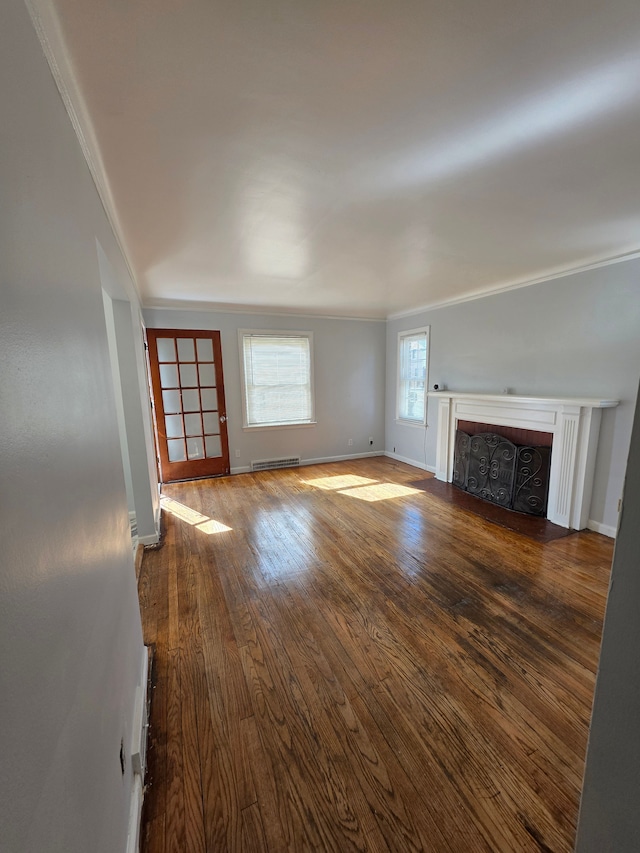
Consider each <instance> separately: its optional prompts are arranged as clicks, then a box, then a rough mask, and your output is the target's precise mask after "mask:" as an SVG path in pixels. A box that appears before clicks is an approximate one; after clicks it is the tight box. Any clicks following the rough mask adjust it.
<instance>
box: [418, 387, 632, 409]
mask: <svg viewBox="0 0 640 853" xmlns="http://www.w3.org/2000/svg"><path fill="white" fill-rule="evenodd" d="M428 396H429V397H437V398H440V399H442V398H447V399H452V398H454V397H455V398H456V399H460V400H487V401H489V400H491V401H495V402H500V403H528V404H531V405H533V406H536V405H549V406H580V407H586V408H592V409H611V408H613V407H614V406H617V405H618V403H619V402H620V401H619V400H601V399H600V398H599V397H525V396H522V395H520V394H477V393H474V392H472V391H429V392H428Z"/></svg>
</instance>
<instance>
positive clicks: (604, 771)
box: [576, 399, 640, 853]
mask: <svg viewBox="0 0 640 853" xmlns="http://www.w3.org/2000/svg"><path fill="white" fill-rule="evenodd" d="M638 530H640V399H639V400H638V407H637V410H636V417H635V425H634V428H633V436H632V439H631V448H630V451H629V462H628V466H627V476H626V481H625V488H624V500H623V505H622V513H621V515H620V528H619V530H618V537H617V539H616V548H615V553H614V556H613V567H612V571H611V583H610V591H609V598H608V601H607V612H606V615H605V621H604V631H603V635H602V648H601V651H600V666H599V668H598V678H597V681H596V691H595V698H594V703H593V716H592V720H591V729H590V732H589V745H588V749H587V762H586V770H585V777H584V788H583V792H582V802H581V805H580V817H579V821H578V837H577V843H576V851H577V853H607V851H611V852H612V853H636V851H638V850H640V809H639V808H638V803H639V802H640V619H638V612H639V611H640V550H639V549H638Z"/></svg>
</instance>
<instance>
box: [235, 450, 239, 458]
mask: <svg viewBox="0 0 640 853" xmlns="http://www.w3.org/2000/svg"><path fill="white" fill-rule="evenodd" d="M236 459H240V451H239V450H236Z"/></svg>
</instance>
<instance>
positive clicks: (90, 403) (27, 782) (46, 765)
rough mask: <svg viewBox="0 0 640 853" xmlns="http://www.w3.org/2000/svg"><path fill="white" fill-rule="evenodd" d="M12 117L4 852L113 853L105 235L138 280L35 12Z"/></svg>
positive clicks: (121, 810)
mask: <svg viewBox="0 0 640 853" xmlns="http://www.w3.org/2000/svg"><path fill="white" fill-rule="evenodd" d="M0 110H1V113H0V114H1V115H2V135H1V148H0V187H2V204H1V205H0V365H1V369H0V400H1V404H0V441H1V442H2V449H1V452H0V483H1V491H0V542H1V543H2V549H1V552H0V849H1V850H3V851H5V850H6V851H11V853H21V851H24V852H25V853H31V851H43V852H44V851H46V853H51V851H60V853H63V851H64V853H86V852H87V851H89V850H91V851H96V853H115V851H121V850H123V849H124V847H125V843H126V835H127V823H128V816H129V804H130V793H131V784H132V780H131V773H130V767H127V771H126V773H125V775H124V776H123V775H122V773H121V770H120V763H119V751H120V741H121V738H124V740H125V743H126V744H127V745H128V743H129V738H130V734H131V733H130V731H129V727H130V721H131V718H132V714H133V701H134V692H135V687H136V684H137V682H138V679H139V677H140V669H141V661H142V653H143V647H142V635H141V628H140V617H139V612H138V602H137V596H136V587H135V575H134V570H133V565H132V554H131V547H130V537H129V525H128V511H127V501H126V495H125V487H124V476H123V468H122V461H121V454H120V448H119V441H118V430H117V424H116V416H115V408H114V396H113V386H112V379H111V369H110V363H109V353H108V348H107V341H106V331H105V319H104V312H103V304H102V290H101V280H100V274H99V269H98V260H97V253H96V243H95V240H96V237H98V239H99V240H100V243H101V245H102V246H103V248H104V251H105V253H106V254H107V255H108V257H109V260H110V263H111V265H112V267H113V270H114V274H115V275H116V276H117V277H118V278H119V279H121V280H122V281H123V282H124V281H125V280H126V268H125V265H124V263H123V260H122V257H121V256H120V254H119V252H118V250H117V247H116V244H115V241H114V238H113V235H112V233H111V231H110V229H109V227H108V225H107V222H106V220H105V217H104V213H103V209H102V207H101V204H100V202H99V199H98V197H97V195H96V192H95V190H94V186H93V183H92V181H91V178H90V175H89V172H88V170H87V167H86V164H85V161H84V159H83V157H82V154H81V151H80V149H79V147H78V145H77V142H76V138H75V136H74V133H73V130H72V127H71V124H70V122H69V119H68V117H67V114H66V112H65V110H64V107H63V105H62V102H61V100H60V97H59V95H58V92H57V90H56V86H55V84H54V81H53V79H52V77H51V74H50V71H49V68H48V66H47V64H46V61H45V59H44V56H43V55H42V51H41V48H40V45H39V42H38V40H37V37H36V34H35V31H34V29H33V27H32V25H31V22H30V19H29V16H28V14H27V11H26V8H25V6H24V4H23V3H22V2H21V0H5V2H3V3H2V5H1V6H0ZM130 286H131V284H130V282H129V283H128V284H127V287H129V288H130Z"/></svg>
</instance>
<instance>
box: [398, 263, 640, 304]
mask: <svg viewBox="0 0 640 853" xmlns="http://www.w3.org/2000/svg"><path fill="white" fill-rule="evenodd" d="M636 258H640V250H638V249H637V248H634V249H630V250H629V251H628V252H623V253H621V254H619V255H613V256H609V257H604V258H596V259H594V260H593V261H588V262H587V263H584V264H578V265H577V266H571V267H564V268H561V269H555V270H550V271H549V272H546V273H543V274H542V275H540V276H537V277H536V278H528V279H520V280H518V281H512V282H506V283H505V284H498V285H495V286H489V287H487V288H485V289H483V290H474V291H473V293H467V294H465V295H463V296H458V297H454V298H453V299H442V300H440V301H439V302H427V303H426V304H425V305H422V306H421V307H420V308H409V309H407V310H406V311H397V312H394V313H393V314H387V320H400V319H402V318H404V317H413V316H415V315H416V314H424V313H425V311H435V310H436V309H438V308H448V307H449V306H450V305H460V304H462V303H463V302H473V301H475V300H476V299H483V298H484V297H485V296H497V295H498V294H500V293H507V292H508V291H509V290H520V288H522V287H529V286H530V285H532V284H543V283H544V282H545V281H554V280H555V279H557V278H565V277H566V276H569V275H577V274H578V273H582V272H589V271H590V270H597V269H600V268H601V267H608V266H612V265H614V264H623V263H625V262H626V261H633V260H635V259H636Z"/></svg>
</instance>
